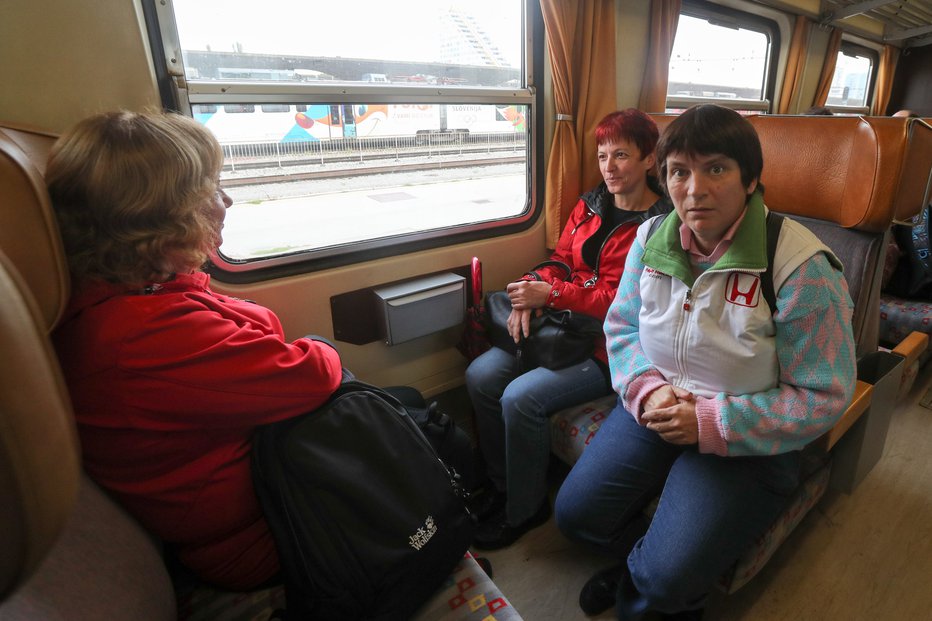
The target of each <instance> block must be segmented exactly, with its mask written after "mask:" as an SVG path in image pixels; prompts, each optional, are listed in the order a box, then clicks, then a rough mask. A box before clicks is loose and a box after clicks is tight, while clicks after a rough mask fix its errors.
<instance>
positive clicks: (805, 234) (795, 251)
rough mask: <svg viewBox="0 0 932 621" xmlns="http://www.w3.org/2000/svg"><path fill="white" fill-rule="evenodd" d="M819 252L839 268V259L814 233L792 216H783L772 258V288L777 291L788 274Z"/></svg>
mask: <svg viewBox="0 0 932 621" xmlns="http://www.w3.org/2000/svg"><path fill="white" fill-rule="evenodd" d="M819 253H824V254H825V255H826V256H827V257H828V260H829V262H830V263H832V264H833V265H834V266H835V267H836V268H838V269H839V270H840V269H841V261H840V260H839V259H838V257H836V256H835V253H834V252H832V250H831V249H830V248H829V247H828V246H826V245H825V244H824V243H823V242H822V240H820V239H819V238H818V237H817V236H816V235H815V233H813V232H812V231H810V230H809V229H808V228H806V226H805V225H803V224H800V223H799V222H796V221H795V220H793V219H792V218H786V217H785V218H784V219H783V228H782V229H781V231H780V237H779V238H778V240H777V250H776V253H775V254H774V258H773V263H774V264H773V284H774V290H775V291H779V290H780V287H781V286H783V283H784V282H786V279H787V278H789V277H790V274H792V273H793V272H795V271H796V270H797V269H799V266H800V265H802V264H803V263H805V262H806V261H808V260H809V259H810V258H812V257H813V256H815V255H817V254H819Z"/></svg>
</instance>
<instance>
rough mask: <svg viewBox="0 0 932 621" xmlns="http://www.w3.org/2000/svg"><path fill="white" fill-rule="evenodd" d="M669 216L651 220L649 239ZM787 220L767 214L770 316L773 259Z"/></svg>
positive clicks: (765, 284)
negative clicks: (784, 222)
mask: <svg viewBox="0 0 932 621" xmlns="http://www.w3.org/2000/svg"><path fill="white" fill-rule="evenodd" d="M666 217H667V214H663V215H662V216H657V217H656V218H654V219H653V220H651V223H650V228H648V229H647V239H650V238H651V236H652V235H653V234H654V233H655V232H656V231H657V229H658V228H660V225H661V224H663V221H664V220H665V219H666ZM785 219H786V218H785V217H784V216H781V215H779V214H776V213H774V212H772V211H768V212H767V269H766V270H764V273H763V274H761V277H760V282H761V295H763V296H764V301H766V302H767V306H769V307H770V314H771V315H773V314H774V313H775V312H777V292H776V291H774V288H773V258H774V256H776V254H777V240H778V239H780V231H781V230H782V229H783V221H784V220H785Z"/></svg>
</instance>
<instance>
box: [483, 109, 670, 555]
mask: <svg viewBox="0 0 932 621" xmlns="http://www.w3.org/2000/svg"><path fill="white" fill-rule="evenodd" d="M595 138H596V143H597V145H598V159H599V170H600V171H601V172H602V178H603V179H604V181H603V182H602V183H601V184H599V186H598V187H596V188H595V189H594V190H591V191H590V192H587V193H586V194H583V195H582V196H581V197H580V199H579V202H578V203H577V205H576V207H575V208H574V209H573V212H572V213H571V214H570V218H569V221H568V222H567V223H566V226H565V228H564V229H563V233H562V234H561V236H560V240H559V242H558V244H557V248H556V250H555V251H554V253H553V255H552V256H551V257H550V258H551V259H552V260H553V261H557V262H561V263H564V264H566V265H567V266H568V267H569V268H570V273H569V274H567V273H566V270H564V269H563V268H562V267H560V266H549V265H548V266H546V267H543V268H541V269H537V270H535V271H532V272H528V273H527V274H525V275H524V276H523V277H522V278H520V279H518V280H516V281H515V282H512V283H510V284H509V285H508V287H507V289H508V296H509V298H510V300H511V304H512V309H513V310H512V312H511V316H510V317H509V319H508V328H509V332H510V334H511V336H512V337H513V338H514V340H515V342H516V343H517V342H518V341H519V339H520V337H521V335H522V334H523V335H524V336H525V337H526V336H528V335H529V331H530V319H531V316H532V314H533V313H535V312H539V309H542V308H545V307H546V308H553V309H570V310H573V311H577V312H580V313H584V314H586V315H591V316H593V317H597V318H598V319H600V320H602V319H604V318H605V314H606V312H607V311H608V307H609V304H611V302H612V299H613V298H614V296H615V290H616V289H617V288H618V281H619V280H620V278H621V273H622V271H623V269H624V265H625V258H626V257H627V254H628V248H630V246H631V242H632V241H633V240H634V234H635V232H636V231H637V228H638V225H640V224H641V223H642V222H644V221H645V220H647V219H648V218H650V217H652V216H655V215H659V214H662V213H667V212H669V211H670V210H671V208H672V207H671V204H670V203H669V202H668V200H667V199H666V198H664V197H663V192H662V190H661V189H660V186H659V185H658V183H657V181H656V178H655V176H654V172H655V168H656V161H655V158H654V148H655V146H656V145H657V140H658V138H659V132H658V130H657V125H656V124H655V123H654V121H653V120H652V119H651V118H650V117H649V116H647V115H646V114H644V113H643V112H641V111H639V110H635V109H633V108H629V109H627V110H623V111H619V112H613V113H611V114H609V115H608V116H606V117H605V118H604V119H602V121H600V122H599V125H598V126H597V127H596V130H595ZM606 361H607V358H606V354H605V339H604V337H600V338H598V342H597V343H596V346H595V352H594V354H593V356H592V357H591V358H589V359H587V360H585V361H583V362H582V363H579V364H575V365H572V366H569V367H565V368H562V369H558V370H553V369H546V368H543V367H538V368H534V369H531V370H529V371H527V372H526V373H520V372H519V371H518V370H517V365H516V360H515V357H514V356H513V355H512V354H510V353H508V352H506V351H504V350H503V349H500V348H497V347H493V348H492V349H490V350H489V351H487V352H485V353H484V354H482V355H481V356H479V357H478V358H476V359H475V360H474V361H473V362H472V364H470V365H469V368H468V369H467V370H466V388H467V390H468V391H469V396H470V399H471V400H472V403H473V407H474V408H475V410H476V419H477V423H478V428H479V437H480V442H479V444H480V446H481V448H482V454H483V458H484V459H485V462H486V470H487V472H488V475H489V478H490V479H491V483H492V484H493V485H494V488H492V489H487V490H486V492H485V493H484V494H483V495H482V497H480V502H479V503H477V506H476V507H475V510H476V513H477V515H478V517H479V520H480V525H479V529H478V531H477V534H476V537H475V540H474V546H475V547H476V548H479V549H487V550H492V549H497V548H502V547H505V546H508V545H510V544H511V543H513V542H514V541H516V540H517V539H518V538H519V537H520V536H521V535H523V534H524V533H525V532H527V531H528V530H530V529H531V528H534V527H536V526H539V525H540V524H543V523H544V522H545V521H546V520H547V518H548V517H549V516H550V505H549V503H548V502H547V464H548V463H549V459H550V423H549V417H550V416H551V415H552V414H554V413H555V412H558V411H559V410H561V409H563V408H566V407H569V406H571V405H576V404H579V403H584V402H586V401H589V400H591V399H595V398H598V397H601V396H604V395H607V394H610V393H611V390H612V388H611V384H610V382H609V381H608V379H607V377H608V371H607V368H608V367H607V362H606Z"/></svg>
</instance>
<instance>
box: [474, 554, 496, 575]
mask: <svg viewBox="0 0 932 621" xmlns="http://www.w3.org/2000/svg"><path fill="white" fill-rule="evenodd" d="M473 558H474V559H476V563H478V564H479V567H481V568H482V571H484V572H485V575H486V576H488V577H489V579H490V580H493V579H494V578H495V576H493V575H492V561H490V560H489V559H487V558H486V557H484V556H474V557H473Z"/></svg>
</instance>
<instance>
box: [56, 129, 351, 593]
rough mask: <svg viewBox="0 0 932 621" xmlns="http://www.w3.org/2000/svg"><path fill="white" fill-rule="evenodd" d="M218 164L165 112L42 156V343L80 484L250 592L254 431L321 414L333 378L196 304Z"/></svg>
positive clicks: (260, 568) (266, 331)
mask: <svg viewBox="0 0 932 621" xmlns="http://www.w3.org/2000/svg"><path fill="white" fill-rule="evenodd" d="M222 164H223V154H222V153H221V150H220V145H219V144H218V143H217V141H216V139H215V138H214V137H213V135H212V134H211V133H210V131H209V130H207V129H206V128H204V127H203V126H202V125H201V124H199V123H198V122H196V121H194V120H193V119H190V118H187V117H183V116H180V115H175V114H138V113H135V112H112V113H107V114H100V115H97V116H94V117H91V118H88V119H85V120H84V121H81V122H80V123H78V124H77V125H76V126H74V127H73V128H72V129H70V130H69V131H68V132H66V133H65V134H64V135H63V136H62V137H61V138H60V139H59V140H58V142H56V143H55V146H54V147H53V149H52V153H51V156H50V159H49V164H48V172H47V174H46V180H47V182H48V186H49V194H50V195H51V198H52V205H53V207H54V209H55V213H56V216H57V218H58V222H59V225H60V228H61V233H62V238H63V240H64V245H65V253H66V255H67V259H68V264H69V267H70V271H71V277H72V284H73V295H72V297H71V300H70V303H69V306H68V309H67V310H66V312H65V316H64V318H63V320H62V323H61V325H60V327H59V328H58V330H57V331H56V332H55V334H54V341H55V347H56V349H57V351H58V354H59V359H60V360H61V365H62V369H63V371H64V375H65V379H66V381H67V383H68V387H69V392H70V395H71V398H72V402H73V405H74V411H75V417H76V419H77V424H78V432H79V434H80V437H81V447H82V452H83V463H84V468H85V469H86V471H87V473H88V474H89V475H90V476H91V477H92V478H93V479H94V480H96V481H97V483H99V484H100V485H101V486H102V487H104V488H105V489H106V490H107V491H109V492H110V493H112V494H113V495H114V496H115V497H116V498H117V499H118V500H119V501H120V502H121V504H122V505H123V506H124V507H125V508H126V509H127V510H128V511H129V512H130V513H132V514H133V515H134V516H135V517H136V518H137V519H138V520H139V521H140V522H141V523H142V524H143V525H144V526H145V527H147V528H148V529H149V531H150V532H152V533H153V534H155V535H156V536H158V537H159V538H160V539H162V541H164V542H165V543H166V544H167V545H168V546H169V548H170V549H171V550H172V551H173V552H174V553H175V554H176V555H177V557H178V559H179V560H180V561H181V562H182V563H183V564H184V565H185V566H186V567H188V568H189V569H191V570H192V571H193V572H194V573H195V574H197V575H198V576H199V577H200V578H201V579H203V580H205V581H207V582H210V583H213V584H216V585H219V586H221V587H224V588H231V589H249V588H254V587H256V586H258V585H260V584H263V583H265V582H267V581H269V580H270V579H271V578H273V577H274V576H275V575H276V574H277V573H278V571H279V564H278V555H277V553H276V549H275V544H274V541H273V540H272V535H271V533H270V532H269V527H268V524H267V523H266V521H265V519H264V517H263V515H262V511H261V508H260V506H259V502H258V499H257V498H256V494H255V490H254V489H253V484H252V478H251V471H250V456H251V450H252V436H253V432H254V431H255V430H256V428H257V427H259V426H261V425H266V424H268V423H272V422H275V421H279V420H283V419H287V418H291V417H294V416H298V415H300V414H303V413H305V412H308V411H310V410H312V409H314V408H316V407H317V406H319V405H321V404H322V403H323V402H324V401H326V400H327V398H328V397H329V396H330V394H331V393H332V392H333V391H334V390H335V389H336V388H337V386H338V385H339V383H340V379H341V376H342V370H341V365H340V357H339V355H338V354H337V352H336V350H335V349H334V348H333V347H332V346H331V345H330V344H328V343H326V342H323V341H319V340H313V339H309V338H301V339H297V340H295V341H288V340H286V339H285V334H284V331H283V329H282V325H281V323H280V322H279V320H278V318H277V317H276V316H275V314H274V313H273V312H272V311H270V310H269V309H267V308H264V307H262V306H260V305H259V304H255V303H253V302H249V301H246V300H240V299H237V298H233V297H230V296H226V295H220V294H217V293H214V292H213V291H211V289H210V278H209V276H208V275H207V274H205V273H204V272H202V271H201V267H202V266H203V265H204V263H205V261H207V258H208V256H209V255H210V254H211V253H212V252H214V251H215V250H216V249H217V247H218V246H219V245H220V243H221V241H222V236H221V232H222V229H223V220H224V216H225V214H226V209H227V207H229V206H230V204H231V202H232V201H231V200H230V197H229V196H227V195H226V193H225V192H224V191H223V189H221V187H220V183H219V178H220V168H221V166H222Z"/></svg>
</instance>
